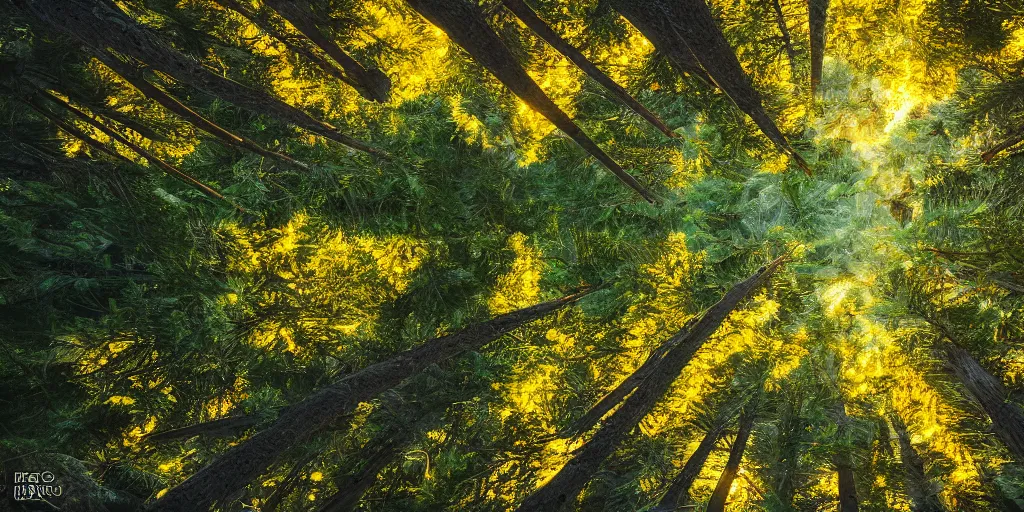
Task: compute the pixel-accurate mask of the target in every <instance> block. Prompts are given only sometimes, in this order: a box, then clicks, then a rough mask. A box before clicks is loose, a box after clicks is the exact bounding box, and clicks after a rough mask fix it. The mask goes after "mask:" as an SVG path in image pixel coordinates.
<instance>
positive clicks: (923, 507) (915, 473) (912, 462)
mask: <svg viewBox="0 0 1024 512" xmlns="http://www.w3.org/2000/svg"><path fill="white" fill-rule="evenodd" d="M889 421H890V422H891V423H892V428H893V430H895V431H896V438H897V440H898V441H899V445H900V460H901V461H902V462H903V477H904V482H905V484H906V488H907V496H908V497H909V498H910V502H911V505H912V508H913V510H914V512H945V510H946V508H945V507H944V506H942V501H940V500H939V490H940V488H939V486H937V485H935V484H934V483H932V481H931V480H930V479H929V478H928V476H927V474H926V473H925V471H924V461H923V460H922V459H921V456H920V455H918V453H917V450H915V449H914V445H912V444H911V443H910V433H909V432H907V425H906V424H905V423H903V419H902V418H900V417H899V415H897V414H891V415H889Z"/></svg>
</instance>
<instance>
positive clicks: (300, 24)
mask: <svg viewBox="0 0 1024 512" xmlns="http://www.w3.org/2000/svg"><path fill="white" fill-rule="evenodd" d="M264 3H265V4H267V5H269V6H270V7H271V8H273V9H274V10H275V11H277V13H278V14H280V15H281V17H283V18H284V19H286V20H288V22H289V23H291V24H292V25H294V26H295V28H296V29H298V30H299V32H302V35H304V36H306V37H307V38H309V40H310V41H313V43H314V44H316V45H317V46H318V47H319V48H320V49H321V50H323V52H324V53H326V54H327V55H328V56H330V57H331V58H332V59H334V61H335V62H337V63H338V65H339V66H341V68H342V69H344V70H345V74H346V75H348V76H349V78H351V79H352V81H354V82H355V83H356V84H357V87H356V90H357V91H359V94H360V95H361V96H363V97H364V98H366V99H368V100H371V101H377V102H380V103H385V102H387V101H388V98H390V96H391V79H390V78H388V76H387V75H385V74H384V73H383V72H382V71H381V70H379V69H376V68H370V69H366V68H364V67H363V65H362V64H360V63H358V62H356V60H355V59H353V58H352V57H351V56H349V54H347V53H345V51H344V50H342V49H341V47H340V46H338V44H337V43H335V42H334V41H333V40H332V39H331V38H330V37H328V36H327V34H325V33H324V32H322V31H321V30H320V27H319V26H318V24H317V19H316V15H315V14H313V10H312V9H311V8H310V5H309V2H307V1H305V0H265V1H264Z"/></svg>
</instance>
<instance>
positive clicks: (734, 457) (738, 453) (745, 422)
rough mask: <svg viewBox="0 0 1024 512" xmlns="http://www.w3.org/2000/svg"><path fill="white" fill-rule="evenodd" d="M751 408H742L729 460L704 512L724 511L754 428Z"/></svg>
mask: <svg viewBox="0 0 1024 512" xmlns="http://www.w3.org/2000/svg"><path fill="white" fill-rule="evenodd" d="M754 416H755V412H754V411H753V410H744V411H743V414H741V415H740V427H739V431H738V432H737V433H736V441H734V442H733V443H732V449H730V450H729V460H728V461H727V462H726V463H725V469H723V470H722V476H720V477H719V478H718V485H716V486H715V491H714V492H713V493H711V499H709V500H708V506H707V508H706V509H705V512H725V502H726V501H727V500H728V499H729V491H730V490H732V482H733V480H735V479H736V475H737V474H738V473H739V471H740V462H741V461H742V460H743V451H744V450H746V448H747V440H748V439H750V432H751V431H752V430H753V429H754Z"/></svg>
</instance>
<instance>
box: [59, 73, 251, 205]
mask: <svg viewBox="0 0 1024 512" xmlns="http://www.w3.org/2000/svg"><path fill="white" fill-rule="evenodd" d="M40 93H41V94H42V95H43V96H44V97H45V98H46V99H48V100H50V101H52V102H54V103H56V104H57V105H59V106H61V107H62V108H64V109H65V110H67V111H68V112H71V113H72V114H74V115H75V116H76V117H78V118H79V119H81V120H83V121H85V122H86V123H89V125H91V126H93V127H95V128H96V129H97V130H100V131H101V132H103V133H104V134H106V135H107V136H108V137H110V138H111V139H114V140H116V141H117V142H120V143H121V144H123V145H125V146H126V147H128V149H131V150H132V151H134V152H135V153H136V154H138V155H139V156H141V157H142V158H145V159H146V161H147V162H149V163H150V165H154V166H156V167H158V168H160V170H162V171H164V173H166V174H168V175H169V176H171V177H174V178H176V179H178V180H179V181H181V182H183V183H185V184H187V185H189V186H191V187H192V188H194V189H196V190H198V191H200V192H202V193H203V194H204V195H206V196H207V197H209V198H210V199H216V200H219V201H224V202H225V203H227V204H229V205H231V206H232V207H233V208H235V209H236V210H238V211H239V212H241V213H245V209H244V208H242V207H241V206H238V205H237V204H235V203H234V202H232V201H231V200H230V199H228V198H226V197H224V196H223V195H221V193H220V192H217V191H216V190H214V189H213V188H211V187H210V186H209V185H207V184H205V183H203V182H201V181H199V180H197V179H195V178H193V177H192V176H190V175H188V174H186V173H185V172H183V171H182V170H181V169H178V168H177V167H175V166H173V165H171V164H169V163H167V162H165V161H163V160H161V159H160V158H157V157H156V156H155V155H153V154H152V153H150V152H149V151H146V150H145V149H142V147H141V146H139V145H138V144H136V143H134V142H132V141H130V140H128V139H126V138H124V136H122V135H121V134H120V133H117V131H116V130H112V129H110V128H109V127H108V126H107V125H105V124H103V123H101V122H99V121H97V120H96V119H94V118H93V117H92V116H90V115H89V114H86V113H85V112H82V111H81V110H79V109H78V108H76V107H74V106H72V105H70V104H68V103H67V102H66V101H64V100H62V99H60V98H58V97H56V96H54V95H53V94H50V93H49V92H47V91H42V90H40Z"/></svg>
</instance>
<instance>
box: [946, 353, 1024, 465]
mask: <svg viewBox="0 0 1024 512" xmlns="http://www.w3.org/2000/svg"><path fill="white" fill-rule="evenodd" d="M946 337H947V338H948V339H949V340H950V341H949V342H948V343H945V344H944V345H943V347H942V350H943V353H944V354H945V356H946V362H947V363H948V364H949V366H950V367H951V368H952V369H953V372H954V373H955V374H956V376H957V378H958V379H959V380H960V382H961V383H963V385H964V387H965V388H967V391H968V392H970V394H971V396H973V397H974V398H975V400H977V401H978V403H980V404H981V407H982V408H983V409H985V412H987V413H988V416H989V418H991V420H992V430H994V431H995V433H996V435H997V436H999V439H1000V440H1002V442H1003V444H1004V445H1005V446H1006V448H1008V449H1009V450H1010V453H1011V454H1012V455H1013V457H1014V458H1015V459H1016V460H1018V461H1024V411H1021V407H1020V406H1019V405H1017V404H1015V403H1013V402H1010V401H1009V393H1008V392H1007V391H1006V388H1005V387H1003V384H1002V383H1001V382H999V379H997V378H995V377H994V376H993V375H992V374H991V373H989V372H988V370H986V369H985V368H983V367H982V366H981V365H980V364H979V363H978V361H977V360H975V359H974V357H973V356H971V354H970V353H968V352H967V351H966V350H964V349H963V348H961V347H960V346H959V345H957V344H956V342H955V341H953V338H952V337H950V336H949V335H947V336H946Z"/></svg>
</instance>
